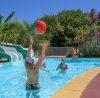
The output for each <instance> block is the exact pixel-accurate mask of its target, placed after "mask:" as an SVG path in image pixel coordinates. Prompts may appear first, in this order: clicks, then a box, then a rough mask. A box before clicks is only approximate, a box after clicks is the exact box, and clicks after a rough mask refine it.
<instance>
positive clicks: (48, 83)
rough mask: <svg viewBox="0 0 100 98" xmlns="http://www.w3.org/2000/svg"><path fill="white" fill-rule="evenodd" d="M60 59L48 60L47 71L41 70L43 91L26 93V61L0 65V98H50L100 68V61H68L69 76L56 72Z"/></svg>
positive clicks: (86, 59) (83, 59)
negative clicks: (73, 80) (87, 73)
mask: <svg viewBox="0 0 100 98" xmlns="http://www.w3.org/2000/svg"><path fill="white" fill-rule="evenodd" d="M60 61H61V59H60V58H46V59H45V62H46V66H47V67H46V69H45V70H40V80H39V81H40V85H41V89H40V90H37V91H26V90H25V82H26V72H25V66H24V61H23V62H17V63H4V64H0V98H50V96H52V94H54V93H55V92H56V91H57V90H58V89H60V88H61V87H62V86H63V85H64V84H66V83H69V82H70V81H71V80H72V79H74V78H76V77H77V76H79V75H80V74H82V73H84V72H86V71H87V70H90V69H92V68H95V67H100V59H95V58H92V59H90V58H80V59H78V60H77V61H72V59H71V58H68V59H67V60H66V62H67V64H68V66H69V70H68V72H67V74H64V73H60V71H59V70H58V71H56V68H57V66H58V64H59V63H60Z"/></svg>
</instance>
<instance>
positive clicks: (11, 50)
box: [0, 46, 23, 61]
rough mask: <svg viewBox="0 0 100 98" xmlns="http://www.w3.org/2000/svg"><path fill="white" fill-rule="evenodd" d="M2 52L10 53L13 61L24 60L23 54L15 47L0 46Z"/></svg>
mask: <svg viewBox="0 0 100 98" xmlns="http://www.w3.org/2000/svg"><path fill="white" fill-rule="evenodd" d="M0 52H3V53H5V54H7V55H10V56H11V58H12V60H13V61H21V60H23V55H22V54H21V53H19V52H17V50H16V49H15V48H13V47H5V46H0Z"/></svg>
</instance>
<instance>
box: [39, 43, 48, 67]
mask: <svg viewBox="0 0 100 98" xmlns="http://www.w3.org/2000/svg"><path fill="white" fill-rule="evenodd" d="M40 45H41V47H42V51H41V54H40V57H39V59H38V62H37V67H40V65H41V64H42V61H43V60H44V58H45V52H46V48H47V46H48V45H49V43H48V42H47V41H46V42H44V41H43V43H40Z"/></svg>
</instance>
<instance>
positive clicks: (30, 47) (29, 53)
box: [27, 36, 33, 57]
mask: <svg viewBox="0 0 100 98" xmlns="http://www.w3.org/2000/svg"><path fill="white" fill-rule="evenodd" d="M32 44H33V39H32V37H31V36H30V45H29V48H28V53H27V57H31V50H32Z"/></svg>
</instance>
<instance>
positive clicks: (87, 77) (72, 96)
mask: <svg viewBox="0 0 100 98" xmlns="http://www.w3.org/2000/svg"><path fill="white" fill-rule="evenodd" d="M98 73H100V67H98V68H94V69H92V70H89V71H87V72H85V73H84V74H82V75H80V76H78V77H77V78H75V79H74V80H72V81H71V82H69V83H68V84H65V85H64V86H63V87H62V88H61V89H60V90H58V91H57V92H56V93H55V94H53V95H52V96H51V97H50V98H80V96H81V95H82V92H83V91H84V89H85V88H86V87H87V85H88V84H89V83H90V82H91V81H92V80H93V78H94V77H95V76H96V75H97V74H98Z"/></svg>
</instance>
